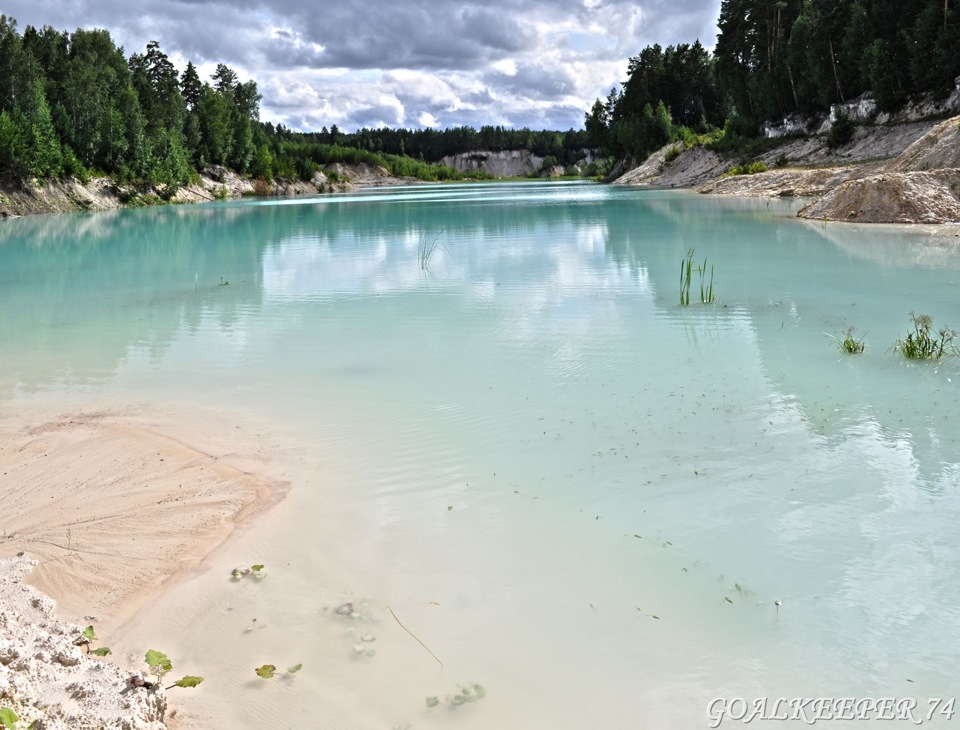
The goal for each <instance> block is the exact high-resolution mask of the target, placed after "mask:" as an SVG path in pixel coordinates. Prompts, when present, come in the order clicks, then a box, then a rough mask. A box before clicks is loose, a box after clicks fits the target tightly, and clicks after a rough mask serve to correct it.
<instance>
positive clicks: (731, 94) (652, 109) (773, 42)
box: [585, 0, 960, 159]
mask: <svg viewBox="0 0 960 730" xmlns="http://www.w3.org/2000/svg"><path fill="white" fill-rule="evenodd" d="M718 29H719V34H718V36H717V44H716V47H715V49H714V52H713V53H712V54H711V53H709V52H708V51H706V49H704V48H703V47H702V46H701V45H700V43H699V42H695V43H693V44H692V45H688V44H679V45H676V46H668V47H667V48H666V49H663V48H661V47H660V46H659V45H653V46H648V47H647V48H644V49H643V50H642V51H641V52H640V54H639V55H637V56H636V57H634V58H631V59H630V63H629V66H628V73H627V79H626V80H625V81H624V82H623V84H622V85H621V88H620V89H619V90H616V89H615V90H612V91H611V93H610V95H609V96H608V97H607V98H606V99H598V100H597V102H596V103H595V104H594V105H593V107H592V109H591V110H590V111H589V112H587V115H586V120H585V126H586V128H587V130H588V132H589V133H590V140H591V144H593V145H595V146H601V147H603V148H604V149H606V150H607V151H608V152H609V153H610V154H613V155H615V156H618V157H633V158H635V159H642V158H644V157H646V155H647V154H649V152H650V151H652V150H654V149H656V148H657V147H659V146H660V145H662V144H664V143H666V142H667V141H669V139H670V138H675V137H677V136H678V133H679V134H680V135H681V136H682V135H683V134H686V133H688V132H691V131H692V132H697V133H705V132H708V131H710V130H711V129H717V128H725V129H726V130H727V131H728V132H731V133H733V134H735V135H741V136H748V137H749V136H755V135H757V134H758V133H759V130H760V126H761V125H762V123H763V122H765V121H771V120H775V119H780V118H782V117H784V116H786V115H788V114H791V113H795V112H800V113H804V114H810V113H816V112H825V111H827V110H828V109H829V108H830V106H831V105H833V104H837V103H843V102H847V101H851V100H852V99H855V98H856V97H858V96H859V95H861V94H862V93H863V92H865V91H871V92H872V93H873V94H874V96H875V98H876V100H877V104H878V107H879V108H880V109H881V110H884V111H894V110H896V109H898V108H900V107H901V106H902V105H903V104H904V103H905V102H906V101H908V100H909V99H911V98H915V97H917V96H919V95H922V94H932V95H934V96H935V97H943V96H946V95H947V94H949V93H950V91H951V90H952V89H953V87H954V79H955V78H956V77H957V76H958V75H960V13H958V10H957V8H956V0H723V2H722V3H721V6H720V17H719V20H718Z"/></svg>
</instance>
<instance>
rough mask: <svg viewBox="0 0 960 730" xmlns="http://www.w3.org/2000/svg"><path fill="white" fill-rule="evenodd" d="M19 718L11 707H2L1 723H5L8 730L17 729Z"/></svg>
mask: <svg viewBox="0 0 960 730" xmlns="http://www.w3.org/2000/svg"><path fill="white" fill-rule="evenodd" d="M18 719H20V718H18V717H17V713H16V712H14V711H13V710H11V709H10V708H9V707H0V725H3V726H4V727H5V728H7V730H17V720H18Z"/></svg>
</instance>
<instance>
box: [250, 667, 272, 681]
mask: <svg viewBox="0 0 960 730" xmlns="http://www.w3.org/2000/svg"><path fill="white" fill-rule="evenodd" d="M253 671H255V672H256V673H257V676H258V677H263V678H264V679H270V677H272V676H273V675H274V674H275V673H276V671H277V668H276V667H275V666H273V665H272V664H264V665H263V666H262V667H258V668H257V669H254V670H253Z"/></svg>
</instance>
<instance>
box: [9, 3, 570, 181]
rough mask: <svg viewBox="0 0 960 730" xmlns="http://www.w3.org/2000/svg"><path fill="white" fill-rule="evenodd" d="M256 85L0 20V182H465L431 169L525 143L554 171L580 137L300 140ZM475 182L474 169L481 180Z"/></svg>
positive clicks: (485, 132) (155, 55)
mask: <svg viewBox="0 0 960 730" xmlns="http://www.w3.org/2000/svg"><path fill="white" fill-rule="evenodd" d="M260 100H261V96H260V94H259V92H258V91H257V84H256V82H255V81H252V80H251V81H240V79H239V78H238V76H237V73H236V72H235V71H233V70H232V69H230V68H229V67H227V66H226V65H224V64H218V65H217V67H216V71H215V73H214V74H213V76H212V78H211V79H210V80H208V81H203V80H201V78H200V76H199V74H198V72H197V69H196V67H195V66H194V65H193V63H188V64H187V66H186V68H185V69H184V70H183V71H182V72H178V71H177V69H176V68H175V67H174V65H173V64H172V63H171V61H170V59H169V58H168V56H167V55H166V54H165V53H164V52H163V51H162V50H161V49H160V46H159V44H158V43H156V42H151V43H149V44H148V45H147V47H146V49H145V51H144V52H143V53H134V54H132V55H131V56H130V57H129V58H127V57H126V56H125V55H124V51H123V49H122V48H118V47H117V46H116V44H115V43H114V41H113V39H112V38H111V37H110V33H109V31H107V30H99V29H98V30H76V31H74V32H72V33H67V32H65V31H57V30H55V29H53V28H51V27H49V26H47V27H44V28H42V29H39V30H38V29H36V28H33V27H30V26H27V28H26V29H25V30H24V32H23V33H22V35H21V34H20V33H19V32H18V30H17V25H16V21H14V20H13V19H12V18H8V17H6V16H3V15H0V175H2V176H4V177H7V178H13V179H20V180H23V179H27V178H60V177H67V176H75V177H77V178H79V179H81V180H85V179H89V178H90V177H91V176H94V175H104V174H106V175H110V176H112V177H113V178H115V179H116V180H118V181H119V182H121V183H134V184H136V183H143V184H147V183H148V184H151V185H154V186H157V187H158V188H160V189H161V190H162V191H164V192H165V193H167V194H173V193H174V192H175V191H176V190H177V189H178V188H179V187H181V186H183V185H185V184H187V183H189V182H191V181H193V180H195V179H196V178H197V175H198V170H202V169H204V168H205V167H208V166H210V165H223V166H226V167H229V168H231V169H233V170H235V171H237V172H239V173H244V174H249V175H251V176H252V177H258V178H259V177H262V178H265V179H271V178H285V179H297V178H299V179H304V180H309V179H310V178H311V177H313V175H314V173H316V172H317V171H318V170H319V169H320V168H321V167H322V166H323V165H326V164H328V163H331V162H347V163H359V162H366V163H368V164H372V165H382V166H384V167H386V168H387V169H388V170H389V171H390V172H391V173H392V174H394V175H410V176H414V177H419V178H421V179H425V180H438V179H458V178H461V177H463V175H462V174H461V173H459V172H457V171H456V170H453V169H451V168H447V167H443V166H441V165H438V164H435V163H437V162H439V161H440V159H441V158H443V157H444V156H446V155H450V154H456V153H459V152H469V151H473V150H477V149H489V150H503V149H519V148H527V149H530V150H532V151H533V152H534V153H536V154H538V155H540V156H542V157H544V158H547V162H549V163H551V164H556V163H560V164H569V163H572V162H574V161H576V160H578V159H580V158H582V157H583V154H584V148H585V147H586V146H587V144H588V138H587V134H586V132H584V131H582V130H579V131H578V130H570V131H568V132H545V131H531V130H529V129H521V130H512V129H504V128H503V127H492V126H491V127H483V128H481V129H480V130H479V131H477V130H474V129H471V128H467V127H460V128H456V129H448V130H444V131H438V130H432V129H414V130H408V129H361V130H360V131H358V132H355V133H345V132H341V131H340V130H338V129H337V127H336V125H333V126H331V127H330V129H326V128H324V129H323V130H321V131H319V132H314V133H299V132H294V131H292V130H290V129H286V128H284V127H283V125H274V124H271V123H262V122H260ZM480 176H482V173H481V174H480Z"/></svg>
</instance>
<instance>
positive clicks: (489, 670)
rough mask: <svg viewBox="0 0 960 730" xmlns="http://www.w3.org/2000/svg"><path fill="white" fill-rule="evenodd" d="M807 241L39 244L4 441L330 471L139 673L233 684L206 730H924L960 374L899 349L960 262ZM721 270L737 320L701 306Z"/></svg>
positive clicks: (942, 643) (758, 223) (6, 402)
mask: <svg viewBox="0 0 960 730" xmlns="http://www.w3.org/2000/svg"><path fill="white" fill-rule="evenodd" d="M793 210H794V208H793V207H792V205H791V204H790V203H787V202H784V201H779V200H778V201H770V202H769V203H768V202H766V201H761V202H756V201H746V202H744V201H730V200H721V199H715V198H708V197H703V196H696V195H693V194H689V193H677V192H665V191H664V192H656V191H636V190H622V189H614V188H611V187H603V186H595V185H590V184H570V183H537V184H524V185H498V184H489V185H488V184H483V185H457V186H433V187H425V188H412V189H400V190H385V191H375V192H365V193H360V194H356V195H346V196H335V197H320V198H312V199H303V200H292V201H280V202H243V203H231V204H218V205H212V206H194V207H183V208H170V209H152V210H135V211H120V212H116V213H100V214H89V215H88V214H82V215H69V216H47V217H40V218H36V219H31V220H17V221H9V222H6V223H4V224H3V226H0V361H2V362H3V364H4V367H3V368H2V370H0V406H2V407H5V408H14V409H19V408H28V407H29V405H30V404H31V403H32V402H34V401H37V402H39V401H46V402H49V401H50V400H62V401H63V402H64V403H70V404H72V405H73V404H97V403H117V404H123V403H151V402H156V403H176V402H181V403H191V404H200V405H203V406H210V407H216V408H220V409H223V410H224V411H227V412H231V411H232V412H234V413H236V414H237V416H238V417H244V416H251V417H256V418H260V419H263V421H264V422H268V423H271V424H274V426H275V428H276V429H278V430H279V431H281V432H283V433H285V434H286V436H285V437H286V438H288V439H289V440H290V442H291V443H293V444H295V445H296V446H297V448H298V449H299V450H300V453H301V456H302V461H301V464H300V471H299V472H298V474H300V476H299V477H298V479H297V481H296V483H295V484H294V489H293V491H292V492H291V494H290V496H289V497H288V499H287V500H286V501H285V502H283V503H282V504H281V505H280V506H279V507H277V508H276V509H275V510H273V511H272V512H270V513H269V514H268V515H266V516H265V517H264V518H263V520H261V522H260V523H259V524H258V525H257V526H256V527H255V528H254V529H252V530H250V531H248V532H246V533H244V534H243V535H241V536H239V538H238V539H237V540H236V541H235V542H234V543H233V544H232V545H231V546H230V548H229V550H227V551H221V552H220V553H218V554H216V555H215V556H213V557H212V559H211V560H210V570H209V571H208V572H206V573H204V574H201V575H199V576H197V577H196V578H194V579H192V580H190V581H189V582H187V583H185V584H183V585H181V586H180V587H179V588H178V589H177V590H176V591H174V592H173V593H171V594H170V595H168V596H166V597H164V598H162V599H161V600H160V601H159V602H158V603H157V605H156V606H155V607H154V608H152V609H150V610H148V611H147V612H145V614H144V615H143V616H142V617H141V619H140V620H139V621H137V622H135V623H134V624H132V625H130V626H128V627H127V628H126V629H125V632H126V633H125V635H124V636H123V637H120V639H119V642H120V645H124V646H127V647H129V648H130V649H131V651H132V650H134V648H139V647H142V646H145V645H150V646H153V647H154V648H163V649H165V650H166V651H167V653H168V654H170V656H171V658H173V659H174V662H175V664H176V665H177V669H176V671H177V672H179V671H180V670H181V669H183V671H185V672H189V673H194V674H202V675H204V676H205V677H206V678H207V682H206V683H205V684H204V685H203V686H202V687H201V688H199V689H197V690H190V691H183V694H178V695H176V696H174V695H173V694H172V693H171V701H172V703H173V704H174V705H177V706H181V707H182V708H183V709H184V711H185V713H186V714H192V715H195V716H198V717H200V718H205V719H204V720H202V722H201V726H206V727H249V728H254V727H276V728H281V727H283V728H287V727H289V728H317V727H324V728H327V727H329V728H354V727H387V728H389V727H393V726H395V725H396V726H399V727H406V726H407V725H408V724H412V725H413V726H415V727H458V728H460V727H462V728H491V727H498V728H533V727H550V728H556V729H560V730H564V729H566V728H571V729H572V728H585V727H597V728H599V727H603V728H624V729H626V728H644V727H675V728H681V727H706V725H707V705H708V703H709V702H710V701H711V700H712V699H714V698H719V697H723V698H728V699H732V698H735V697H744V698H747V699H748V700H750V701H752V700H753V699H754V698H757V697H762V696H770V697H771V698H776V697H786V698H793V697H843V696H852V697H858V698H863V697H885V696H890V697H897V698H916V699H917V701H918V705H919V708H918V711H917V714H918V716H919V715H923V716H924V719H925V713H926V711H927V708H928V699H929V698H936V697H948V696H951V695H952V693H954V692H955V691H956V680H955V676H954V674H955V669H956V667H957V666H960V644H958V642H957V636H960V574H958V573H960V570H958V569H960V531H958V530H957V528H956V526H957V524H958V519H960V416H958V413H960V408H958V405H960V403H958V401H960V395H958V394H960V390H958V388H960V380H958V378H960V362H958V359H956V358H950V359H945V360H944V361H943V362H942V363H941V364H932V363H921V364H910V363H907V362H905V361H904V360H903V359H902V358H900V357H899V356H898V355H897V354H896V353H894V352H892V350H891V348H892V345H893V344H894V342H895V341H896V339H897V337H898V336H904V335H905V334H906V332H907V329H908V326H909V319H908V313H909V312H910V311H916V312H917V313H921V312H923V313H928V314H930V315H932V316H933V317H934V322H935V325H937V326H939V325H943V324H948V325H953V326H960V304H958V302H960V298H958V295H957V292H958V281H960V248H958V246H957V242H958V241H960V239H958V238H956V237H955V234H956V233H957V231H953V230H950V229H947V231H946V232H945V233H944V232H941V233H939V234H937V235H932V234H930V233H929V232H928V231H925V230H922V229H914V230H907V229H903V228H891V227H860V226H840V225H823V224H810V223H805V222H801V221H798V220H796V219H793V218H792V212H793ZM433 243H436V249H435V250H434V251H433V253H432V255H429V254H426V255H425V254H424V253H423V250H424V247H427V248H429V247H430V246H431V245H432V244H433ZM690 247H695V248H696V253H697V257H698V259H701V260H702V257H707V258H708V260H709V263H711V264H713V265H714V266H715V290H716V294H717V301H716V302H715V303H714V304H711V305H702V304H700V303H698V302H696V301H695V302H694V303H693V304H692V305H691V306H690V307H686V308H684V307H680V306H679V271H678V270H679V264H680V261H681V259H682V258H683V256H684V255H685V253H686V251H687V249H688V248H690ZM424 258H428V259H429V260H428V261H424V260H423V259H424ZM698 287H699V282H698V280H697V278H696V275H695V278H694V287H693V296H692V298H693V299H694V300H696V299H697V298H698V294H699V289H698ZM849 326H855V327H856V328H857V330H858V331H859V332H860V333H862V334H864V335H865V337H866V344H867V351H866V353H865V354H864V355H862V356H859V357H850V356H845V355H842V354H841V353H840V352H839V351H838V349H837V347H836V344H835V342H834V340H832V339H831V336H833V337H842V336H843V333H844V332H845V331H846V329H847V328H848V327H849ZM225 427H229V424H225ZM244 560H246V561H248V562H249V563H254V562H262V563H264V564H266V566H267V571H268V573H269V577H268V578H267V579H266V580H264V581H262V582H254V581H252V580H249V579H247V580H245V581H241V582H240V583H232V582H230V581H229V580H226V576H227V575H228V573H229V569H230V568H232V567H233V566H234V565H235V564H237V563H238V561H240V563H241V564H242V562H243V561H244ZM776 599H779V600H781V601H782V605H781V606H780V607H779V608H777V607H776V606H775V604H774V601H775V600H776ZM345 601H352V602H354V603H355V605H356V606H357V607H358V611H359V612H360V613H361V614H362V618H360V619H353V620H351V619H347V618H344V617H341V616H336V615H334V614H333V613H332V609H333V608H334V607H336V606H337V605H339V604H341V603H343V602H345ZM388 607H389V608H388ZM391 610H392V611H393V613H394V614H395V615H396V619H395V618H394V615H392V614H391ZM253 618H256V619H257V621H256V622H253V621H252V619H253ZM400 621H402V623H403V626H405V627H407V628H408V629H410V630H411V631H412V632H413V633H414V634H416V636H417V637H418V638H419V639H420V640H422V641H423V643H424V644H426V645H427V646H428V647H429V651H430V652H432V653H433V654H435V655H436V657H437V658H438V659H439V660H440V661H442V662H443V666H442V668H441V667H440V665H439V664H438V662H437V661H435V659H434V658H433V657H432V656H431V655H430V653H428V650H427V649H426V648H425V647H423V646H421V645H420V644H418V643H417V641H415V640H414V638H413V637H411V636H410V635H409V634H408V633H406V632H405V631H403V629H402V628H401V626H400V625H399V622H400ZM361 634H370V635H372V636H375V637H376V641H374V642H358V641H357V637H359V636H360V635H361ZM354 645H359V646H360V648H362V649H363V651H364V652H365V651H366V650H367V649H368V648H369V649H375V650H376V653H375V656H366V654H365V653H356V652H355V651H354ZM265 662H270V663H275V664H277V665H278V666H280V667H281V668H284V667H286V666H289V665H292V664H296V663H298V662H302V663H303V665H304V667H303V670H302V671H301V672H299V673H298V674H297V675H296V676H295V677H288V678H285V679H274V680H270V681H266V680H261V679H258V678H257V677H256V676H254V674H253V671H252V669H253V667H255V666H259V665H260V664H263V663H265ZM461 683H480V684H482V685H483V686H484V688H485V689H486V692H487V695H486V697H484V698H483V699H482V700H481V701H478V702H476V703H469V704H467V705H465V706H463V707H457V708H452V707H449V706H447V705H446V700H445V698H446V696H447V695H452V694H454V693H455V692H456V691H457V686H458V684H461ZM175 691H176V692H178V693H180V692H181V690H175ZM430 695H439V697H440V699H441V701H443V704H442V705H441V706H440V707H437V708H433V709H430V710H428V709H427V708H426V706H425V703H424V698H425V697H427V696H430ZM211 718H212V719H211ZM204 723H205V724H204ZM729 724H735V723H731V722H730V721H727V723H725V725H729ZM818 724H819V725H824V724H826V725H827V726H830V723H824V722H819V723H818ZM840 724H841V725H842V724H847V723H840Z"/></svg>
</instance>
